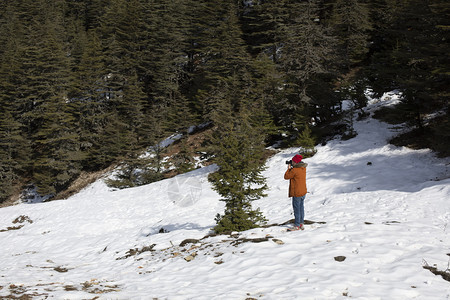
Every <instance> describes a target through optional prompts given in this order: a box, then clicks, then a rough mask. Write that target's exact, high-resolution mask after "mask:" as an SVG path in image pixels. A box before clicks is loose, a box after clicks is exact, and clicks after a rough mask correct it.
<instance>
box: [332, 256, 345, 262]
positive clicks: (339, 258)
mask: <svg viewBox="0 0 450 300" xmlns="http://www.w3.org/2000/svg"><path fill="white" fill-rule="evenodd" d="M346 258H347V257H345V256H335V257H334V260H335V261H339V262H342V261H344V260H345V259H346Z"/></svg>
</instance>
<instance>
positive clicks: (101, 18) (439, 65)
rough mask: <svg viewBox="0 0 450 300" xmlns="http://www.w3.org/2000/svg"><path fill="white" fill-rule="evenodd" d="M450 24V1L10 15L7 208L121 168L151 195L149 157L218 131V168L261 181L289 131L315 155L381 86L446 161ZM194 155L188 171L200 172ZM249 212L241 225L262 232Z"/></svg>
mask: <svg viewBox="0 0 450 300" xmlns="http://www.w3.org/2000/svg"><path fill="white" fill-rule="evenodd" d="M449 11H450V4H449V3H448V1H445V0H434V1H420V0H409V1H398V0H373V1H363V0H352V1H341V0H333V1H323V0H308V1H297V0H265V1H234V2H233V1H226V0H218V1H206V0H195V1H194V0H171V1H163V0H154V1H147V0H89V1H87V0H76V1H75V0H54V1H46V0H37V1H36V0H21V1H2V2H1V4H0V113H1V116H0V135H1V142H0V154H1V157H0V178H2V183H1V184H2V186H1V188H0V201H2V200H4V199H6V198H7V197H8V196H9V195H10V194H11V188H12V187H13V186H16V185H17V184H18V183H32V184H35V185H36V186H37V187H38V190H39V191H40V192H41V193H57V192H59V191H60V190H62V189H64V188H65V187H66V186H67V185H68V184H70V182H71V181H72V180H73V179H74V178H75V177H76V176H77V175H78V174H79V173H80V172H81V171H94V170H98V169H101V168H105V167H107V166H109V165H110V164H112V163H118V162H120V161H126V162H127V163H126V164H125V165H127V166H128V167H126V168H124V169H123V173H124V174H125V175H126V176H125V177H127V178H132V177H133V176H134V175H133V174H136V170H145V169H148V170H153V171H149V172H148V174H149V175H148V177H149V179H148V180H147V179H142V178H143V176H144V175H143V174H146V172H143V173H140V175H139V176H141V177H142V178H141V177H136V178H134V179H133V181H135V182H137V183H139V182H140V183H142V182H150V181H152V180H155V178H156V179H157V178H160V176H161V175H160V172H161V170H162V165H161V161H162V149H160V148H159V147H157V146H156V147H154V148H152V152H153V154H154V155H153V156H152V160H151V161H150V162H136V159H137V153H142V152H144V150H145V148H147V147H149V146H152V145H158V143H159V141H161V140H162V139H164V138H165V137H167V136H168V135H170V134H173V133H175V132H180V133H183V134H186V129H187V128H188V127H189V126H191V125H196V124H201V123H206V122H210V124H212V125H211V126H213V127H214V126H215V128H216V129H217V130H216V132H215V133H214V135H213V137H211V138H210V140H208V141H206V142H209V144H215V143H216V144H217V147H216V148H215V149H214V150H213V151H211V153H210V154H214V153H222V152H221V151H224V150H223V149H220V148H221V147H223V148H234V147H236V149H239V153H241V152H242V153H247V152H246V151H248V153H249V154H248V156H246V157H245V158H242V159H241V161H240V163H241V164H242V163H244V162H245V161H246V162H247V163H249V162H250V161H251V162H252V163H255V165H254V167H255V169H258V168H257V166H258V164H261V161H260V157H259V156H258V155H259V153H261V152H262V149H263V147H264V145H265V142H267V141H275V140H276V139H279V138H280V137H281V133H287V134H288V139H289V142H291V143H297V145H301V146H302V147H303V148H306V149H313V148H314V145H313V144H314V140H313V137H315V135H316V133H321V135H333V134H336V133H341V134H342V133H344V132H345V127H346V128H347V129H351V128H352V126H351V122H353V119H348V121H350V122H347V123H349V124H347V125H348V126H343V125H336V123H335V122H336V121H339V118H341V117H342V113H343V112H342V110H341V101H342V100H351V101H352V102H353V103H354V109H355V111H356V114H358V118H362V117H364V115H363V114H362V108H364V106H365V105H366V101H367V99H366V97H365V94H364V92H365V91H366V89H368V88H369V89H372V90H373V92H374V95H375V96H380V95H382V94H383V93H384V92H387V91H390V90H392V89H398V90H400V91H401V92H402V95H403V99H402V104H401V105H399V106H397V107H396V110H397V111H399V113H400V114H401V116H402V122H405V123H406V124H408V125H409V126H411V127H412V128H415V129H416V130H418V131H417V132H421V136H422V138H421V140H422V141H426V142H427V143H428V144H430V145H435V146H433V147H435V148H436V149H441V150H439V151H440V153H445V150H442V149H445V148H446V147H447V146H448V145H447V143H445V142H442V143H440V142H439V143H435V142H433V139H432V138H424V136H425V135H429V136H430V137H435V138H436V140H439V141H447V140H448V138H447V137H448V136H447V132H448V126H447V123H446V122H444V121H442V119H444V120H445V117H448V98H449V90H448V86H450V84H449V76H450V70H449V65H450V64H449V56H448V52H449V42H450V36H449V32H450V31H449V28H450V21H449V20H450V19H449V18H448V16H449ZM435 112H438V114H437V115H439V116H440V115H442V117H439V118H442V119H439V120H441V121H440V122H435V121H433V120H430V118H429V116H430V115H432V114H434V113H435ZM352 115H353V114H352ZM389 115H392V114H391V112H389ZM355 117H356V115H355ZM313 124H314V125H313ZM227 126H229V127H227ZM219 128H220V129H223V130H218V129H219ZM323 128H331V129H330V130H328V132H324V129H323ZM309 130H311V132H312V133H310V132H309ZM350 133H351V132H350ZM249 136H252V138H254V139H255V140H251V139H249ZM239 139H244V140H248V143H247V144H246V145H240V144H239V143H236V141H237V140H239ZM413 139H414V138H413V137H412V138H410V139H408V140H409V141H410V142H408V144H414V143H413V142H412V140H413ZM213 141H214V142H213ZM222 141H223V142H225V141H226V143H225V144H224V143H222ZM261 147H262V148H261ZM185 150H186V151H185V152H184V154H183V153H181V154H180V157H177V158H176V159H175V161H176V164H177V165H178V168H179V170H180V171H187V170H189V169H190V168H191V167H192V166H191V164H190V160H189V156H190V154H189V153H190V152H191V150H188V149H185ZM230 151H231V150H230ZM234 151H236V150H234ZM235 153H237V152H235ZM257 153H258V155H257ZM224 155H225V154H224ZM256 162H258V163H256ZM221 163H222V165H223V166H221V169H222V170H225V169H226V168H227V167H226V165H227V164H230V165H232V164H234V163H236V164H237V162H231V161H223V162H221ZM222 167H223V168H222ZM234 167H236V168H237V167H239V168H240V167H241V165H239V164H237V165H234ZM238 170H239V169H238ZM258 170H259V169H258ZM239 171H242V173H243V174H250V173H251V172H250V171H249V170H248V169H244V170H239ZM152 172H154V173H152ZM246 172H250V173H246ZM219 174H221V173H219ZM146 176H147V175H146ZM215 176H219V175H215ZM220 176H224V178H228V179H227V180H235V178H234V177H233V176H235V175H233V176H231V175H227V173H223V174H221V175H220ZM227 176H229V177H227ZM236 176H237V175H236ZM245 176H247V175H245ZM248 176H249V175H248ZM218 178H219V177H217V178H216V181H217V182H220V180H218ZM233 178H234V179H233ZM249 178H250V177H246V180H248V181H244V182H247V183H248V184H250V182H251V181H252V180H253V179H251V180H250V179H249ZM247 183H243V186H245V185H246V184H247ZM133 184H134V183H133ZM131 185H132V184H131V183H130V184H128V186H131ZM241 189H242V187H241ZM224 195H225V194H224ZM226 195H228V196H223V197H231V196H229V195H231V194H226ZM233 197H235V196H233ZM233 197H231V198H227V199H234V198H233ZM236 197H237V196H236ZM244 198H245V197H244ZM244 198H236V199H241V200H242V199H244ZM256 198H257V197H256ZM252 199H253V198H252ZM241 200H239V201H241ZM243 201H244V200H243ZM245 201H247V200H245ZM245 201H244V202H245ZM245 205H247V206H245V207H241V208H239V207H237V208H233V209H231V208H230V210H229V211H230V212H231V211H233V213H236V214H237V215H239V216H240V217H243V216H244V215H243V213H248V214H249V215H248V216H247V217H248V219H253V218H254V217H255V215H251V214H252V213H250V211H251V210H249V211H247V209H250V206H248V204H245ZM240 209H242V210H240ZM233 218H234V217H233ZM233 218H228V217H225V215H224V218H223V222H222V223H226V222H228V221H229V220H233V221H231V224H232V223H233V222H237V221H236V220H235V219H233ZM254 221H255V220H253V221H251V222H250V223H253V222H254ZM238 223H239V222H238ZM227 226H228V225H227ZM244 227H245V226H244Z"/></svg>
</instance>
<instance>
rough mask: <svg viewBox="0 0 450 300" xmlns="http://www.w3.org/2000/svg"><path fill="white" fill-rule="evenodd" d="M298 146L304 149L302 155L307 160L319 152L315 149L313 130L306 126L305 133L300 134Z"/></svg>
mask: <svg viewBox="0 0 450 300" xmlns="http://www.w3.org/2000/svg"><path fill="white" fill-rule="evenodd" d="M296 144H297V145H299V146H300V147H301V148H302V151H301V154H302V155H303V157H305V158H306V157H311V156H313V155H314V154H316V152H317V150H316V148H315V144H316V143H315V140H314V138H313V137H312V136H311V129H310V128H309V126H308V125H306V126H305V128H304V129H303V131H302V132H301V133H300V135H299V137H298V138H297V142H296Z"/></svg>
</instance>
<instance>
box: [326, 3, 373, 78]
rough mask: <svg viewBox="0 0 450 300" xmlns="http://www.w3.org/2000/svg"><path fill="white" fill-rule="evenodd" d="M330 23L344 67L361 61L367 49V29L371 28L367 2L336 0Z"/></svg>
mask: <svg viewBox="0 0 450 300" xmlns="http://www.w3.org/2000/svg"><path fill="white" fill-rule="evenodd" d="M330 23H331V25H332V27H333V29H334V31H335V35H336V36H337V37H338V41H339V43H338V46H339V49H340V51H342V54H341V55H340V64H341V65H342V67H344V68H347V69H348V68H350V67H351V66H352V65H354V64H356V63H359V62H361V61H362V60H364V59H365V58H366V54H367V52H368V51H369V31H370V30H371V29H372V26H371V23H370V17H369V9H368V6H367V4H365V3H363V2H362V1H360V0H350V1H349V0H337V1H336V2H335V3H334V5H333V12H332V16H331V20H330Z"/></svg>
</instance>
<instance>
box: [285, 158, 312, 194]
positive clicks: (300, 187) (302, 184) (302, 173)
mask: <svg viewBox="0 0 450 300" xmlns="http://www.w3.org/2000/svg"><path fill="white" fill-rule="evenodd" d="M306 166H308V164H307V163H304V162H300V163H298V164H295V165H294V167H293V168H290V169H288V170H287V171H286V173H284V179H286V180H287V179H289V197H302V196H304V195H306V193H307V190H306Z"/></svg>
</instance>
